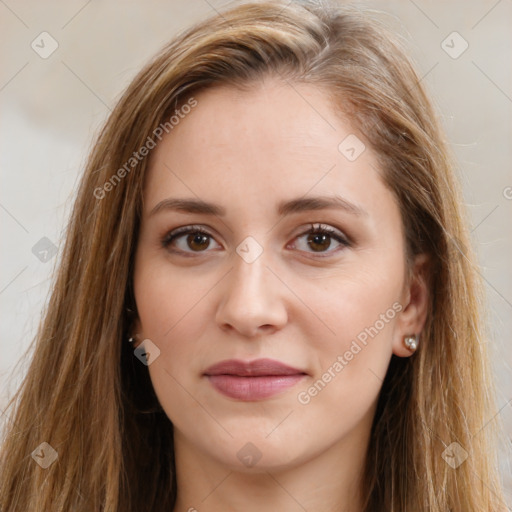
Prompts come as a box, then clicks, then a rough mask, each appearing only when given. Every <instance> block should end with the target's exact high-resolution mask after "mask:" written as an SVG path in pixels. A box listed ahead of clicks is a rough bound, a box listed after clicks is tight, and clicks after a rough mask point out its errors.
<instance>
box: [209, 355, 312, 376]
mask: <svg viewBox="0 0 512 512" xmlns="http://www.w3.org/2000/svg"><path fill="white" fill-rule="evenodd" d="M305 373H306V372H303V371H302V370H299V369H297V368H293V367H292V366H289V365H287V364H284V363H281V362H280V361H276V360H275V359H255V360H254V361H247V362H246V361H241V360H239V359H227V360H225V361H220V362H219V363H216V364H214V365H212V366H210V367H209V368H208V369H207V370H206V371H205V372H204V374H205V375H237V376H240V377H250V376H261V375H297V374H305Z"/></svg>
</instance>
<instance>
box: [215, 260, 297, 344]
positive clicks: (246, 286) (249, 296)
mask: <svg viewBox="0 0 512 512" xmlns="http://www.w3.org/2000/svg"><path fill="white" fill-rule="evenodd" d="M267 263H268V261H267V258H266V251H263V253H262V254H261V255H260V256H259V257H258V258H257V259H256V260H255V261H253V262H252V263H248V262H247V261H245V260H244V259H243V258H242V257H240V256H239V255H238V254H237V253H236V252H235V253H234V254H233V268H232V270H231V271H230V272H229V273H228V275H227V276H226V277H225V279H223V283H224V284H223V287H222V288H221V289H220V290H219V293H220V296H221V300H220V302H219V306H218V308H217V312H216V318H215V320H216V322H217V325H219V327H220V328H221V329H222V330H225V331H232V330H235V331H237V332H238V333H239V334H241V335H243V336H245V337H254V336H258V335H259V334H270V333H272V332H274V331H276V330H279V329H280V328H282V327H283V326H284V325H285V324H286V322H287V319H288V314H287V310H286V302H285V301H286V297H285V293H286V289H285V288H286V287H285V286H284V285H283V283H282V282H281V281H280V280H279V279H278V278H277V277H276V276H275V275H274V272H272V271H271V270H270V269H269V268H267Z"/></svg>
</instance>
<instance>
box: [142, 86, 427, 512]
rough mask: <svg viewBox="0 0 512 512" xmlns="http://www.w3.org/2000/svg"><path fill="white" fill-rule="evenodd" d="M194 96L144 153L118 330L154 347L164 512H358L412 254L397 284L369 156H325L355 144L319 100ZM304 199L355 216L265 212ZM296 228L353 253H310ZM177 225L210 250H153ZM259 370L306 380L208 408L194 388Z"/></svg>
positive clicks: (345, 123) (419, 282)
mask: <svg viewBox="0 0 512 512" xmlns="http://www.w3.org/2000/svg"><path fill="white" fill-rule="evenodd" d="M195 98H196V99H197V101H198V105H197V107H195V109H193V110H192V112H191V113H190V114H189V115H188V116H186V117H185V119H183V120H181V121H180V124H179V125H177V126H175V127H174V129H173V131H172V132H170V133H169V134H168V135H167V136H166V137H165V138H163V139H162V141H161V142H160V143H159V144H158V146H157V147H156V148H155V149H154V150H153V152H152V154H151V160H150V167H149V171H148V174H147V176H146V182H145V188H144V209H143V218H142V222H141V228H140V233H139V239H138V246H137V251H136V261H135V269H134V289H135V298H136V305H137V310H138V315H139V316H138V320H137V322H136V325H135V330H134V332H135V333H137V339H138V340H139V343H140V341H141V340H143V339H150V340H151V341H152V342H153V343H154V344H155V345H156V346H157V347H158V349H159V350H160V354H159V355H158V357H156V358H155V359H154V360H153V362H151V364H149V366H148V370H149V373H150V377H151V381H152V383H153V386H154V389H155V392H156V394H157V396H158V399H159V401H160V403H161V405H162V407H163V409H164V410H165V412H166V414H167V416H168V417H169V419H170V420H171V421H172V423H173V425H174V433H175V452H176V468H177V481H178V499H177V503H176V506H175V507H174V509H173V510H174V512H182V511H192V510H198V511H200V512H202V511H208V512H216V511H223V512H225V511H231V510H233V511H234V510H245V511H248V512H252V511H258V512H260V511H261V510H279V511H282V512H288V511H290V512H291V511H293V512H299V511H301V512H302V511H304V510H305V509H307V510H309V511H324V510H339V511H350V512H358V511H360V510H361V496H360V492H359V479H360V477H361V471H362V465H363V461H364V456H365V453H366V449H367V446H368V439H369V434H370V429H371V423H372V419H373V417H374V414H375V406H376V402H377V398H378V394H379V391H380V389H381V386H382V379H383V378H384V376H385V373H386V370H387V367H388V365H389V361H390V359H391V356H392V354H395V355H397V356H399V357H409V356H410V355H411V354H412V352H411V351H410V350H409V349H407V348H406V347H405V346H404V344H403V338H404V336H406V335H411V334H415V333H419V332H420V331H421V329H422V327H423V325H424V322H425V316H426V307H427V306H426V305H427V298H428V290H427V287H426V284H425V279H424V267H425V263H426V261H427V260H426V258H425V257H424V256H418V257H417V258H416V261H415V262H414V267H413V277H412V278H411V279H410V280H408V279H407V272H406V264H405V247H404V234H403V227H402V222H401V218H400V213H399V208H398V205H397V203H396V201H395V198H394V195H393V194H392V192H391V191H390V190H389V189H388V188H387V187H386V186H385V185H384V183H383V181H382V178H381V176H380V175H379V172H380V171H379V169H378V164H377V160H376V157H375V154H374V153H373V152H372V150H371V149H370V147H369V145H368V144H366V149H365V150H364V151H363V152H362V154H361V155H360V156H359V157H358V158H357V159H356V160H355V161H352V162H351V161H349V160H348V159H347V158H346V157H345V156H344V155H343V154H342V153H341V152H340V151H339V150H338V145H339V144H340V142H341V141H343V140H344V139H345V137H346V136H347V135H349V134H356V135H357V137H358V138H359V139H360V140H362V141H364V140H365V139H364V135H363V134H360V133H358V132H357V130H356V129H355V128H354V127H353V126H351V125H350V122H349V120H347V119H341V118H340V116H339V115H336V114H335V113H334V109H333V107H332V105H331V103H330V101H329V97H328V96H327V94H326V93H325V92H324V91H321V90H320V89H318V88H317V87H314V86H311V85H304V84H294V85H293V87H291V86H290V85H288V84H283V83H281V82H279V81H277V80H274V79H267V80H265V81H264V82H262V83H260V84H258V85H255V86H254V87H253V88H251V90H250V91H243V92H242V91H238V90H235V89H233V88H229V87H224V86H222V87H216V88H213V89H208V90H206V91H203V92H201V93H199V94H197V95H195ZM313 195H315V196H316V195H319V196H324V195H325V196H330V197H332V196H333V195H338V196H341V197H343V198H344V199H345V200H347V201H350V202H351V203H354V204H357V205H358V206H359V207H360V208H361V209H362V210H364V212H365V213H363V214H360V215H356V214H354V213H352V212H348V211H344V210H341V209H334V208H325V209H320V210H313V211H311V210H310V211H300V212H295V213H290V214H288V215H285V216H280V215H278V214H277V204H278V203H280V202H281V201H284V200H290V199H295V198H300V197H303V196H306V197H310V196H313ZM167 198H192V199H198V198H200V199H202V200H204V201H208V202H212V203H216V204H218V205H220V206H222V207H224V208H225V210H226V214H225V216H222V217H221V216H216V215H208V214H204V213H187V212H183V211H175V210H161V211H159V212H158V213H155V214H154V215H150V212H151V210H152V209H153V208H154V207H155V205H157V204H158V203H159V202H160V201H162V200H164V199H167ZM311 223H314V224H315V225H317V223H321V224H322V225H324V226H327V227H331V228H333V229H334V230H335V231H336V232H339V233H340V234H341V235H342V236H345V237H348V238H349V240H350V241H351V245H350V246H343V245H341V244H340V243H339V242H337V241H336V240H335V239H334V238H329V237H327V240H325V239H324V241H322V239H320V241H319V239H318V238H316V239H315V236H314V235H308V234H307V232H308V230H309V229H310V227H311ZM190 225H200V226H201V227H202V228H203V229H205V230H206V231H208V232H209V233H210V234H211V237H210V238H207V239H206V242H204V243H202V244H201V241H200V243H199V244H198V243H197V242H194V238H193V236H192V237H188V243H187V236H188V235H187V234H185V235H182V236H181V237H180V238H178V239H175V240H174V242H173V244H172V245H171V246H170V247H168V248H164V247H162V244H161V240H162V238H164V237H165V235H166V234H167V233H169V232H170V231H171V230H174V229H176V228H178V227H182V226H190ZM303 233H306V234H303ZM247 236H251V237H253V238H254V239H255V240H256V241H257V243H258V244H259V245H260V246H261V248H262V249H263V252H262V253H261V254H260V255H259V257H258V258H257V259H255V260H254V261H253V262H251V263H248V262H247V261H245V260H244V259H243V258H242V257H241V256H239V254H238V253H237V252H236V248H237V247H238V246H239V244H240V243H241V242H242V241H243V240H244V239H245V238H246V237H247ZM312 239H313V241H312V243H313V245H308V243H307V242H308V240H310V241H311V240H312ZM196 240H197V239H196ZM208 240H209V244H208ZM315 240H316V244H315ZM329 241H330V244H329ZM171 249H174V250H175V251H178V252H172V250H171ZM397 302H398V303H399V304H400V305H401V311H400V312H398V313H396V312H395V313H396V314H395V315H394V318H393V319H392V320H388V322H387V323H385V325H384V327H383V328H381V329H380V330H379V331H378V334H377V335H375V336H374V337H372V338H369V339H368V342H367V345H366V346H363V345H362V344H361V343H360V344H359V345H361V347H362V349H361V350H360V351H359V352H358V353H357V354H356V355H354V357H353V358H352V359H351V360H350V361H348V362H347V364H346V366H344V367H343V370H342V371H339V372H338V373H336V372H334V375H335V377H333V378H332V379H331V380H330V382H328V383H327V384H326V385H325V387H323V389H321V391H320V392H318V393H317V394H316V395H315V396H314V397H311V399H310V401H309V403H307V404H303V403H300V402H299V400H298V395H299V393H300V392H304V391H305V390H307V389H308V388H309V387H310V386H312V384H314V383H315V382H317V381H318V379H321V378H322V375H323V374H324V373H325V372H326V371H327V369H328V368H330V367H331V374H332V367H333V363H335V361H336V360H337V357H338V356H339V355H341V356H343V354H344V353H345V352H346V351H347V350H348V349H349V348H350V346H351V343H352V342H353V340H355V339H356V337H357V335H358V334H360V333H361V332H362V331H364V329H365V328H366V327H369V326H373V325H375V323H376V321H377V320H379V318H380V315H382V314H385V313H386V312H389V311H390V309H392V305H393V304H394V303H397ZM260 357H268V358H272V359H277V360H280V361H282V362H284V363H286V364H289V365H291V366H294V367H296V368H299V369H301V370H302V371H304V372H306V373H307V374H308V375H307V376H306V377H305V378H304V379H303V381H301V382H300V383H298V384H297V385H295V386H294V387H292V388H290V389H287V390H285V391H283V392H281V393H279V394H277V395H274V396H272V397H270V398H267V399H263V400H257V401H241V400H237V399H232V398H228V397H226V396H224V395H221V394H220V393H219V392H218V391H216V390H215V389H214V388H213V387H212V385H211V384H210V383H209V381H208V379H207V378H206V377H204V375H203V372H204V371H205V370H206V368H208V367H209V366H210V365H212V364H214V363H217V362H219V361H222V360H225V359H231V358H236V359H243V360H247V361H250V360H253V359H258V358H260ZM248 442H250V443H252V444H253V445H254V447H255V448H254V447H252V448H247V447H245V450H253V452H254V454H258V455H260V456H261V458H260V459H259V461H258V462H257V463H256V464H255V465H254V466H252V467H248V466H247V465H246V464H244V463H243V462H241V460H240V459H239V458H238V457H237V453H238V452H239V450H241V449H242V448H243V447H244V446H245V445H246V444H247V443H248ZM242 453H245V452H244V451H242Z"/></svg>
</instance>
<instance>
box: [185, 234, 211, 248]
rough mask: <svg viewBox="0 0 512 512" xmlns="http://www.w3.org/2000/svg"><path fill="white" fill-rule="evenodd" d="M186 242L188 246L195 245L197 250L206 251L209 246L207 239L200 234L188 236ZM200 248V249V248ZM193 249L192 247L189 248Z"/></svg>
mask: <svg viewBox="0 0 512 512" xmlns="http://www.w3.org/2000/svg"><path fill="white" fill-rule="evenodd" d="M188 240H189V242H190V245H191V246H192V245H193V244H197V245H198V246H200V247H198V248H200V249H201V248H202V249H206V248H207V247H208V245H209V241H208V237H207V236H206V235H202V234H201V233H195V234H193V235H189V237H188ZM201 246H202V247H201ZM191 248H192V249H193V247H191Z"/></svg>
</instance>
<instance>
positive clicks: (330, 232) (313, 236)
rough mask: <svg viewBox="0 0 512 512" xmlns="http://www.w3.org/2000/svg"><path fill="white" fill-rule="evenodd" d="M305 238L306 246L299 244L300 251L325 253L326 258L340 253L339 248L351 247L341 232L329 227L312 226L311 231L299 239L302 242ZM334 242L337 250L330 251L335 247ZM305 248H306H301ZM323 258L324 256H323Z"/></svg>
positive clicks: (301, 235)
mask: <svg viewBox="0 0 512 512" xmlns="http://www.w3.org/2000/svg"><path fill="white" fill-rule="evenodd" d="M302 238H305V241H306V243H305V244H303V243H302V244H301V243H299V244H297V245H298V247H297V248H298V249H300V250H303V251H304V252H309V253H318V254H321V253H325V255H326V256H329V255H331V254H333V253H335V252H338V250H337V248H338V249H339V247H341V248H343V247H349V246H350V242H349V241H348V240H347V239H346V238H345V237H344V236H343V234H342V233H341V232H338V231H337V230H335V229H333V228H330V227H327V226H322V225H318V226H313V225H311V229H309V230H308V231H306V232H304V233H302V234H300V235H299V236H298V237H297V239H298V240H300V239H302ZM333 241H334V244H335V248H334V249H332V250H328V249H330V248H331V247H332V246H333ZM336 244H337V248H336ZM301 245H302V246H303V247H304V246H305V248H301V247H300V246H301ZM322 257H323V256H322Z"/></svg>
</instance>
